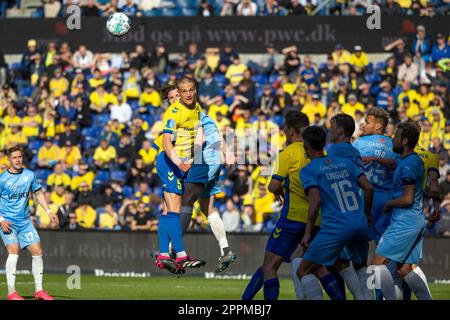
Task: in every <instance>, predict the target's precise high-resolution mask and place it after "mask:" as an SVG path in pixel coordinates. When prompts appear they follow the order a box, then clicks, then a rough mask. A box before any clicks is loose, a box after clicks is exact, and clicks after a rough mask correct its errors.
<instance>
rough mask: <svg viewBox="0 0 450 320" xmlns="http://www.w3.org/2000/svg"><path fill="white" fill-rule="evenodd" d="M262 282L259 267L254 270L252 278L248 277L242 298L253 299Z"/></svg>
mask: <svg viewBox="0 0 450 320" xmlns="http://www.w3.org/2000/svg"><path fill="white" fill-rule="evenodd" d="M263 284H264V274H263V271H262V269H261V268H258V270H256V271H255V273H254V274H253V276H252V278H251V279H250V282H249V284H248V285H247V288H245V291H244V293H243V295H242V300H253V298H254V297H255V296H256V294H257V293H258V291H259V290H261V288H262V286H263Z"/></svg>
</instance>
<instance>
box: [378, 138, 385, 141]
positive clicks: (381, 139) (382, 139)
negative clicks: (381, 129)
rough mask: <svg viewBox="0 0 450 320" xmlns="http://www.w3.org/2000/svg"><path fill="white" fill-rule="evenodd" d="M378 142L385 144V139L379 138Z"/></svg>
mask: <svg viewBox="0 0 450 320" xmlns="http://www.w3.org/2000/svg"><path fill="white" fill-rule="evenodd" d="M378 142H386V139H385V138H380V139H379V140H378Z"/></svg>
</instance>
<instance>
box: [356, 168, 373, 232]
mask: <svg viewBox="0 0 450 320" xmlns="http://www.w3.org/2000/svg"><path fill="white" fill-rule="evenodd" d="M358 185H359V187H360V188H361V189H363V191H364V210H365V214H366V217H367V223H368V224H369V226H370V225H371V224H372V202H373V194H374V189H373V186H372V184H371V183H370V182H369V180H367V177H366V176H365V175H364V174H362V175H360V176H359V178H358Z"/></svg>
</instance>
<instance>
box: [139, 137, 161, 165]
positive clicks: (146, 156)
mask: <svg viewBox="0 0 450 320" xmlns="http://www.w3.org/2000/svg"><path fill="white" fill-rule="evenodd" d="M139 155H140V156H141V158H142V160H144V163H145V165H147V166H148V165H151V164H152V163H154V161H155V159H156V156H157V155H158V151H157V150H156V149H155V148H152V144H151V143H150V141H148V140H145V141H144V143H143V144H142V148H141V150H139Z"/></svg>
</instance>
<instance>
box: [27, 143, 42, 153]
mask: <svg viewBox="0 0 450 320" xmlns="http://www.w3.org/2000/svg"><path fill="white" fill-rule="evenodd" d="M43 145H44V141H42V140H32V141H30V142H28V148H29V149H30V150H31V152H32V153H33V154H38V152H39V149H40V148H41V147H42V146H43Z"/></svg>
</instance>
